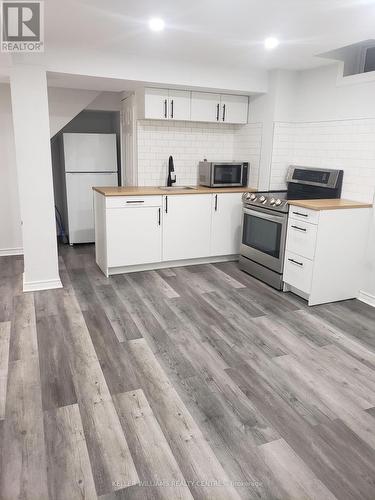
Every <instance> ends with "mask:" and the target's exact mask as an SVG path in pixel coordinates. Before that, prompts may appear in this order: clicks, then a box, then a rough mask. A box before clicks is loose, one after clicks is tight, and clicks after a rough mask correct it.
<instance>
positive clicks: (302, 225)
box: [286, 219, 318, 260]
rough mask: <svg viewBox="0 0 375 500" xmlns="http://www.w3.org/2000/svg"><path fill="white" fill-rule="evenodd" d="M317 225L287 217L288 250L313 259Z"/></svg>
mask: <svg viewBox="0 0 375 500" xmlns="http://www.w3.org/2000/svg"><path fill="white" fill-rule="evenodd" d="M317 231H318V226H317V225H316V224H311V223H309V222H304V221H302V220H297V219H289V221H288V233H287V239H286V249H287V250H288V251H289V252H292V253H296V254H297V255H302V257H306V258H307V259H311V260H312V259H313V258H314V255H315V243H316V234H317Z"/></svg>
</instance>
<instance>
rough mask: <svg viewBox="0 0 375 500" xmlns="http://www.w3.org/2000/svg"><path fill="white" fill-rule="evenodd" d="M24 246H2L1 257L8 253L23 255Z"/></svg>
mask: <svg viewBox="0 0 375 500" xmlns="http://www.w3.org/2000/svg"><path fill="white" fill-rule="evenodd" d="M22 254H23V248H22V247H16V248H0V257H8V255H22Z"/></svg>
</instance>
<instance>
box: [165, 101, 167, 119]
mask: <svg viewBox="0 0 375 500" xmlns="http://www.w3.org/2000/svg"><path fill="white" fill-rule="evenodd" d="M164 118H167V99H165V100H164Z"/></svg>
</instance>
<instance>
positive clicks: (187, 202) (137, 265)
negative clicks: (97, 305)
mask: <svg viewBox="0 0 375 500" xmlns="http://www.w3.org/2000/svg"><path fill="white" fill-rule="evenodd" d="M93 190H94V210H95V243H96V262H97V264H98V266H99V267H100V269H101V270H102V271H103V273H104V274H105V275H106V276H110V275H112V274H119V273H125V272H134V271H142V270H149V269H160V268H165V267H174V266H185V265H192V264H203V263H209V262H222V261H229V260H237V259H238V254H239V248H240V240H241V223H242V193H244V192H245V191H247V192H248V191H256V189H252V188H248V187H234V188H208V187H202V186H188V187H182V188H178V187H173V188H172V189H168V188H159V187H157V186H145V187H94V188H93Z"/></svg>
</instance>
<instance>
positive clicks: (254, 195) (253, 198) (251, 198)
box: [250, 193, 257, 201]
mask: <svg viewBox="0 0 375 500" xmlns="http://www.w3.org/2000/svg"><path fill="white" fill-rule="evenodd" d="M256 199H257V195H256V194H254V193H252V194H251V195H250V200H251V201H254V200H256Z"/></svg>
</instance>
